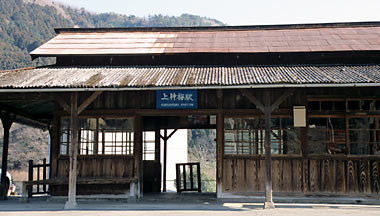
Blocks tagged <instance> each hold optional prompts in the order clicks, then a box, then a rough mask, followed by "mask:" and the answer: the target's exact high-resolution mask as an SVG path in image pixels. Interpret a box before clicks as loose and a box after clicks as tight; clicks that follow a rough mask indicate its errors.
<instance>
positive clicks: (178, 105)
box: [156, 89, 198, 109]
mask: <svg viewBox="0 0 380 216" xmlns="http://www.w3.org/2000/svg"><path fill="white" fill-rule="evenodd" d="M156 108H157V109H198V91H197V90H193V89H174V90H172V89H170V90H157V91H156Z"/></svg>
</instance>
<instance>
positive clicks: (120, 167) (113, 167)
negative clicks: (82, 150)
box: [51, 156, 135, 195]
mask: <svg viewBox="0 0 380 216" xmlns="http://www.w3.org/2000/svg"><path fill="white" fill-rule="evenodd" d="M57 161H58V163H57V176H56V177H68V176H69V160H68V157H61V158H59V159H58V160H57ZM134 163H135V161H134V157H128V156H127V157H126V156H120V157H118V156H117V157H115V156H91V157H88V156H84V157H83V156H78V171H77V172H78V175H77V176H78V177H126V178H127V177H135V171H134V166H135V164H134ZM127 191H129V184H128V185H102V186H99V185H80V186H79V187H77V194H99V193H114V194H121V193H126V192H127ZM51 192H52V195H64V194H66V193H67V185H65V186H52V190H51Z"/></svg>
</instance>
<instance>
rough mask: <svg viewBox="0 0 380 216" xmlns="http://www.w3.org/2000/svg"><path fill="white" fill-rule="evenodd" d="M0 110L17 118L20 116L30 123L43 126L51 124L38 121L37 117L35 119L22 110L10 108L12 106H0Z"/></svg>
mask: <svg viewBox="0 0 380 216" xmlns="http://www.w3.org/2000/svg"><path fill="white" fill-rule="evenodd" d="M0 110H3V111H6V112H10V113H14V114H15V115H17V116H22V117H23V118H25V119H29V120H30V121H34V122H37V123H40V124H43V125H46V126H47V125H50V124H51V123H50V122H49V121H44V120H42V119H40V118H39V117H37V116H35V115H33V114H31V113H29V112H27V111H24V110H21V109H18V108H15V107H12V106H9V105H6V104H0Z"/></svg>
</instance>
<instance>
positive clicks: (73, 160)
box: [65, 92, 78, 209]
mask: <svg viewBox="0 0 380 216" xmlns="http://www.w3.org/2000/svg"><path fill="white" fill-rule="evenodd" d="M70 124H71V131H70V133H71V134H70V139H71V140H70V167H69V192H68V201H67V202H66V204H65V209H75V208H76V180H77V156H78V148H77V142H78V130H77V127H78V92H73V93H71V122H70Z"/></svg>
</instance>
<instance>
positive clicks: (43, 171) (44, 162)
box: [42, 158, 47, 193]
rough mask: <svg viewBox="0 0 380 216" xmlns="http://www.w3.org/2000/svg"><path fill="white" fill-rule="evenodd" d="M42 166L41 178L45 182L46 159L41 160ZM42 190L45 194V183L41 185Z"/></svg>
mask: <svg viewBox="0 0 380 216" xmlns="http://www.w3.org/2000/svg"><path fill="white" fill-rule="evenodd" d="M42 164H43V167H42V177H43V180H46V167H47V166H46V158H44V159H43V161H42ZM42 188H43V191H44V193H46V192H47V191H46V183H44V184H43V185H42Z"/></svg>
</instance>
